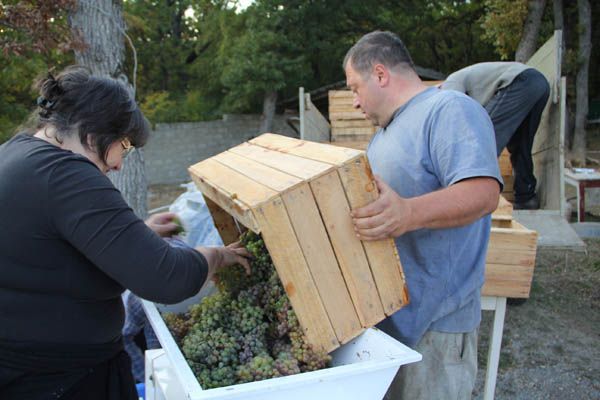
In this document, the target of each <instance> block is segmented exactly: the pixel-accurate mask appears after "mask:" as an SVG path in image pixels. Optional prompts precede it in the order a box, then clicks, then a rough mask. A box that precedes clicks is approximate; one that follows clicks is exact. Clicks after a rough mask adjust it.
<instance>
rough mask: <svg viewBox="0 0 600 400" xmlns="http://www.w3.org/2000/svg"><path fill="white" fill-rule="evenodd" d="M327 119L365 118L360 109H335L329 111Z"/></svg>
mask: <svg viewBox="0 0 600 400" xmlns="http://www.w3.org/2000/svg"><path fill="white" fill-rule="evenodd" d="M329 119H330V120H334V119H366V118H365V115H364V114H363V112H362V111H361V110H355V111H335V112H330V113H329Z"/></svg>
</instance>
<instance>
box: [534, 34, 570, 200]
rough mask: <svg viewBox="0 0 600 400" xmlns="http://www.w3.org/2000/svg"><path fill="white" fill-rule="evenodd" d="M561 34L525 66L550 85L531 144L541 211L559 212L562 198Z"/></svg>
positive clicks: (555, 35) (549, 41)
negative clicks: (540, 75)
mask: <svg viewBox="0 0 600 400" xmlns="http://www.w3.org/2000/svg"><path fill="white" fill-rule="evenodd" d="M561 37H562V35H561V31H554V35H553V36H552V37H551V38H550V39H549V40H548V41H546V43H545V44H544V45H543V46H542V47H540V48H539V49H538V51H537V52H536V53H535V54H534V55H533V56H532V57H531V58H530V59H529V61H528V62H527V65H529V66H532V67H534V68H535V69H537V70H538V71H540V72H541V73H542V74H543V75H544V76H545V77H546V79H547V80H548V82H549V84H550V89H551V90H550V97H549V100H548V103H547V104H546V107H545V108H544V112H543V113H542V116H541V119H540V126H539V127H538V130H537V133H536V134H535V138H534V141H533V149H532V154H533V164H534V172H535V175H536V178H537V182H538V184H537V194H538V197H539V198H540V203H541V208H543V209H546V210H560V209H561V207H562V203H563V199H564V197H561V193H562V189H563V187H562V185H561V174H562V172H563V170H562V168H563V162H562V161H563V159H564V149H563V146H561V135H560V131H561V124H560V115H561V102H559V101H558V100H559V94H560V95H561V96H562V95H565V94H561V93H560V85H559V80H560V76H561V65H560V51H561V50H560V47H561V46H560V43H561V41H562V39H561Z"/></svg>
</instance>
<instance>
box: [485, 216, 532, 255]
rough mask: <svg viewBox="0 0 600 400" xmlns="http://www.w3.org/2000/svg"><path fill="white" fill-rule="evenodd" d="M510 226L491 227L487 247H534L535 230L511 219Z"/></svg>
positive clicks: (508, 248)
mask: <svg viewBox="0 0 600 400" xmlns="http://www.w3.org/2000/svg"><path fill="white" fill-rule="evenodd" d="M511 226H512V228H495V227H493V228H492V232H491V235H490V243H489V245H488V247H490V248H495V249H507V250H513V249H520V248H521V249H535V248H536V247H537V232H535V231H530V230H528V229H526V228H524V227H523V226H520V227H519V225H517V222H516V221H512V224H511Z"/></svg>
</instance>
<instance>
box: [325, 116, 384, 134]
mask: <svg viewBox="0 0 600 400" xmlns="http://www.w3.org/2000/svg"><path fill="white" fill-rule="evenodd" d="M331 127H332V128H373V129H374V131H375V130H376V129H377V128H376V127H375V125H373V123H372V122H371V121H369V120H368V119H364V118H363V119H332V120H331Z"/></svg>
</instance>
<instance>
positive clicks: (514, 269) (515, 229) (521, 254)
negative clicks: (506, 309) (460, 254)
mask: <svg viewBox="0 0 600 400" xmlns="http://www.w3.org/2000/svg"><path fill="white" fill-rule="evenodd" d="M512 209H513V208H512V204H511V203H510V202H508V200H506V199H505V198H504V197H503V196H500V201H499V203H498V208H497V209H496V211H494V213H493V214H492V232H491V235H490V242H489V244H488V251H487V258H486V266H485V283H484V285H483V289H482V294H483V295H484V296H499V297H511V298H527V297H529V292H530V289H531V281H532V279H533V270H534V268H535V257H536V253H537V232H536V231H533V230H530V229H527V228H526V227H524V226H523V225H521V224H519V223H518V222H517V221H515V220H514V219H513V217H512Z"/></svg>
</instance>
